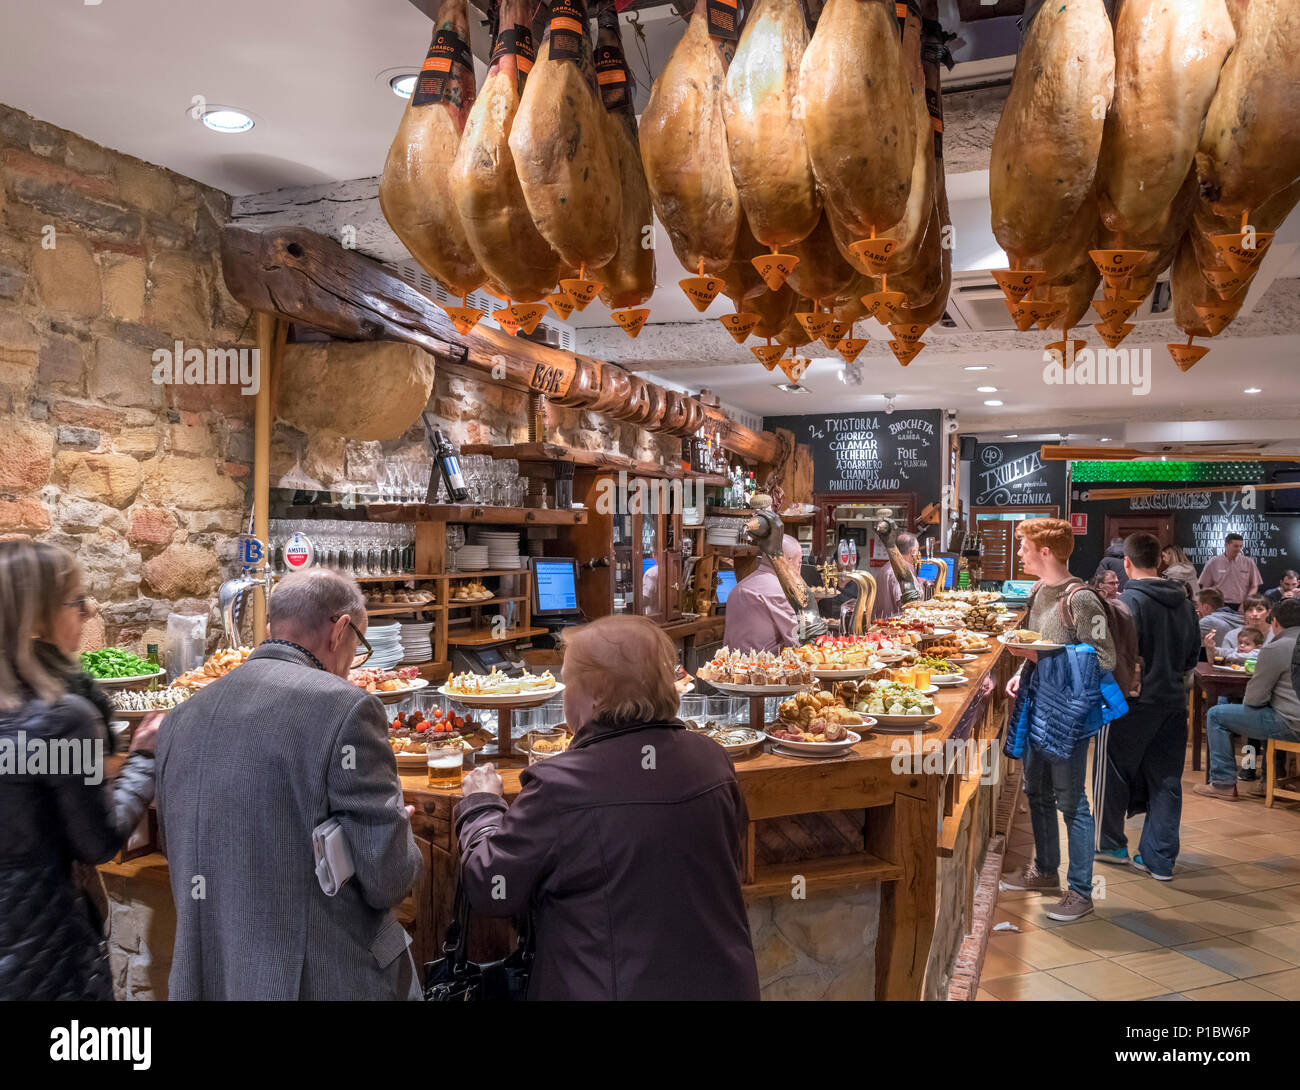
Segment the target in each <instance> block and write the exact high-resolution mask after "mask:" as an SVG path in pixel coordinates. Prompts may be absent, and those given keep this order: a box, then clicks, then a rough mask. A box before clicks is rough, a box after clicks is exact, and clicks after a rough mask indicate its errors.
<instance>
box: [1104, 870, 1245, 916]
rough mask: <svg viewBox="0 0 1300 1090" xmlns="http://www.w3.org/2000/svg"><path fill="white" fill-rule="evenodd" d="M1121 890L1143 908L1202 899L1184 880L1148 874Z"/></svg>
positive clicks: (1165, 906)
mask: <svg viewBox="0 0 1300 1090" xmlns="http://www.w3.org/2000/svg"><path fill="white" fill-rule="evenodd" d="M1119 892H1120V893H1122V894H1123V895H1124V896H1125V897H1128V898H1129V899H1130V900H1132V901H1134V902H1136V903H1137V904H1138V906H1139V907H1141V908H1173V907H1174V906H1175V905H1186V904H1191V903H1192V902H1193V901H1199V900H1201V898H1200V897H1199V896H1198V895H1197V894H1196V893H1193V892H1192V891H1191V890H1188V889H1184V888H1183V883H1182V881H1181V880H1180V879H1177V878H1175V879H1174V880H1173V881H1172V882H1157V881H1156V880H1155V879H1154V878H1152V877H1150V876H1148V877H1147V878H1146V880H1145V881H1142V882H1133V883H1130V884H1129V885H1126V886H1122V887H1121V888H1120V890H1119ZM1243 892H1246V891H1243Z"/></svg>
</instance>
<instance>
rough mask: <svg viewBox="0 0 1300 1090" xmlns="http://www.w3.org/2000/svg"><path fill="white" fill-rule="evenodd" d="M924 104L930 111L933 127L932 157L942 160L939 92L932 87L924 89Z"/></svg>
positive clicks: (941, 107) (941, 106)
mask: <svg viewBox="0 0 1300 1090" xmlns="http://www.w3.org/2000/svg"><path fill="white" fill-rule="evenodd" d="M925 104H926V106H927V107H929V110H930V124H931V125H932V126H933V127H934V157H935V158H936V159H940V160H941V159H943V103H941V102H940V101H939V92H938V91H936V90H935V89H934V88H932V87H927V88H926V89H925Z"/></svg>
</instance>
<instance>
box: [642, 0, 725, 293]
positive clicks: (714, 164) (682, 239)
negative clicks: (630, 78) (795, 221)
mask: <svg viewBox="0 0 1300 1090" xmlns="http://www.w3.org/2000/svg"><path fill="white" fill-rule="evenodd" d="M726 78H727V66H726V61H725V59H724V56H723V49H722V45H721V43H719V42H718V41H716V40H715V39H713V38H712V37H710V35H709V28H708V14H707V5H706V2H705V0H696V5H695V10H694V12H693V13H692V14H691V20H690V23H689V24H688V25H687V27H686V32H685V33H684V34H683V35H682V37H681V40H680V41H679V42H678V43H677V46H676V48H675V49H674V50H673V52H672V56H670V57H669V58H668V63H667V64H666V65H664V68H663V71H662V72H660V73H659V78H658V79H656V80H655V83H654V87H653V88H652V89H651V91H650V101H649V103H648V104H647V105H646V108H645V112H644V113H643V114H642V115H641V161H642V163H644V164H645V174H646V181H647V182H648V183H649V184H650V196H651V199H652V200H653V202H654V209H655V212H656V213H657V214H658V216H659V221H660V222H661V223H662V224H663V225H664V228H665V229H666V230H667V231H668V237H669V238H670V239H671V240H672V244H673V252H674V253H675V254H676V255H677V260H678V261H680V262H681V263H682V265H683V266H684V267H685V268H686V269H688V270H690V271H691V272H693V273H696V274H697V275H696V276H693V277H688V278H687V279H686V280H684V281H682V282H681V283H682V286H683V289H684V290H685V291H686V293H687V295H688V297H689V298H690V299H691V302H692V303H693V304H694V305H695V306H696V307H698V308H699V309H700V310H703V309H704V308H705V307H707V306H708V303H709V301H711V300H712V299H713V298H714V296H716V295H717V293H718V291H719V290H720V289H721V287H722V281H721V280H720V279H718V278H719V277H720V276H721V275H722V274H723V273H724V272H726V270H727V266H729V265H730V264H731V261H732V258H733V257H734V255H735V251H736V239H737V235H738V233H739V230H740V220H741V214H742V213H741V205H740V195H739V193H738V192H737V191H736V182H735V179H734V178H733V177H732V174H731V162H730V159H729V157H728V152H727V130H726V125H725V123H724V121H723V117H722V96H723V89H724V85H725V83H726ZM707 281H714V283H707ZM710 292H711V294H710ZM702 299H703V300H704V306H700V301H701V300H702Z"/></svg>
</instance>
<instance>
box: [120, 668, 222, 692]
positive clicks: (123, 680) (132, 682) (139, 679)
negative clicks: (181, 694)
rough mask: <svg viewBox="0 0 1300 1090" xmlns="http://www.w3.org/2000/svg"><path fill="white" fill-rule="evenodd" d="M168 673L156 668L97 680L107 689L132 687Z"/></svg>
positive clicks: (142, 684) (147, 682)
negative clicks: (129, 675) (130, 675)
mask: <svg viewBox="0 0 1300 1090" xmlns="http://www.w3.org/2000/svg"><path fill="white" fill-rule="evenodd" d="M166 673H167V671H166V670H155V671H154V672H153V673H152V674H139V675H137V676H136V677H97V678H95V682H96V684H98V685H101V686H102V687H103V688H105V689H130V688H132V687H133V686H137V685H138V686H145V685H148V684H149V682H151V681H153V680H154V678H161V677H163V676H164V675H165V674H166ZM214 680H215V679H214Z"/></svg>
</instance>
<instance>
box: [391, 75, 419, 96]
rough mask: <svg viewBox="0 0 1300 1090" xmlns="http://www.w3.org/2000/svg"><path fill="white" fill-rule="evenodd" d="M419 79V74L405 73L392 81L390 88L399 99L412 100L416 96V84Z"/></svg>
mask: <svg viewBox="0 0 1300 1090" xmlns="http://www.w3.org/2000/svg"><path fill="white" fill-rule="evenodd" d="M419 78H420V73H419V72H405V73H403V74H401V75H397V76H394V77H393V78H392V79H390V80H389V81H388V86H389V87H391V88H392V89H393V94H395V95H396V96H397V97H398V98H410V97H411V96H412V95H413V94H415V84H416V82H417V81H418V80H419Z"/></svg>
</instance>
